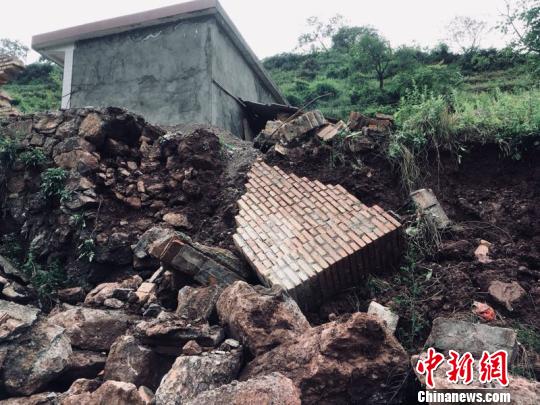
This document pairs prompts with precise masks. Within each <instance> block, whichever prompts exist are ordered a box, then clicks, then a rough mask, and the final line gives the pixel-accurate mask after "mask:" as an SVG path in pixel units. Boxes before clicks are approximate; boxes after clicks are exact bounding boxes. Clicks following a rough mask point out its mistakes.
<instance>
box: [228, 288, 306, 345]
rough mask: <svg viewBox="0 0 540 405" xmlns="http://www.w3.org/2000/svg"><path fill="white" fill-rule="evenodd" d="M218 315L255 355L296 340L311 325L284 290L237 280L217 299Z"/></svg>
mask: <svg viewBox="0 0 540 405" xmlns="http://www.w3.org/2000/svg"><path fill="white" fill-rule="evenodd" d="M217 310H218V315H219V319H220V321H221V323H222V324H224V325H225V326H226V327H227V329H228V331H229V333H230V334H231V336H233V337H234V338H235V339H237V340H239V341H241V342H243V343H244V345H245V346H246V347H247V348H248V349H249V350H250V351H251V353H253V354H254V355H256V356H257V355H260V354H262V353H264V352H267V351H268V350H270V349H273V348H274V347H276V346H278V345H280V344H282V343H285V342H291V341H294V340H296V339H297V338H298V337H299V336H300V335H301V334H302V333H304V332H306V331H307V330H309V328H310V325H309V322H308V321H307V319H306V317H305V316H304V314H302V311H301V310H300V308H299V307H298V305H297V304H296V302H295V301H294V300H293V299H291V298H290V297H288V296H287V295H285V294H284V293H283V292H282V291H281V290H274V289H268V288H264V287H261V286H252V285H249V284H248V283H245V282H243V281H237V282H236V283H234V284H233V285H231V286H230V287H228V288H226V289H225V290H224V291H223V292H222V294H221V296H220V297H219V300H218V302H217Z"/></svg>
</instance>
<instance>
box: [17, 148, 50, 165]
mask: <svg viewBox="0 0 540 405" xmlns="http://www.w3.org/2000/svg"><path fill="white" fill-rule="evenodd" d="M19 159H20V160H21V162H23V163H24V165H25V166H26V167H39V166H41V165H42V164H44V163H45V162H46V161H47V157H46V156H45V154H44V153H43V151H42V150H41V149H38V148H31V149H29V150H26V151H24V152H22V153H21V154H19Z"/></svg>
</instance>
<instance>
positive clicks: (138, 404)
mask: <svg viewBox="0 0 540 405" xmlns="http://www.w3.org/2000/svg"><path fill="white" fill-rule="evenodd" d="M61 404H62V405H81V404H111V405H115V404H116V405H120V404H129V405H146V402H145V401H144V400H143V399H142V398H141V395H140V394H139V391H138V390H137V387H136V386H135V385H133V384H131V383H126V382H121V381H105V382H104V383H103V384H101V386H100V387H99V388H97V389H96V390H95V391H93V392H82V393H79V394H68V395H67V396H65V397H64V398H62V402H61Z"/></svg>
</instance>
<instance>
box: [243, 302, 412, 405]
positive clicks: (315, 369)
mask: <svg viewBox="0 0 540 405" xmlns="http://www.w3.org/2000/svg"><path fill="white" fill-rule="evenodd" d="M407 363H408V356H407V353H406V352H405V350H403V348H402V347H401V345H400V344H399V343H398V341H397V340H396V339H395V338H394V337H393V336H392V335H391V334H390V333H389V332H388V331H387V330H386V328H385V327H384V326H383V325H382V323H380V322H379V321H378V319H377V318H375V317H373V316H371V315H368V314H365V313H360V312H358V313H355V314H353V315H351V316H350V317H347V318H341V319H338V320H336V321H333V322H329V323H327V324H324V325H321V326H318V327H316V328H311V329H309V330H307V331H306V332H304V334H302V335H301V336H299V337H298V338H296V339H294V340H291V341H290V342H283V343H282V344H281V345H280V346H278V347H276V348H275V349H273V350H270V351H269V352H267V353H264V354H262V355H260V356H257V357H256V358H255V359H254V360H253V361H252V362H251V363H249V364H248V365H247V366H246V367H245V368H244V370H243V372H242V375H241V378H240V379H241V380H248V379H250V378H255V377H259V376H262V375H265V374H269V373H271V372H276V371H277V372H280V373H282V374H284V375H285V376H287V377H288V378H290V379H291V380H293V381H294V383H295V384H296V386H297V387H299V388H300V390H301V392H302V395H301V397H302V403H306V404H315V403H317V404H330V403H332V404H334V403H387V402H388V401H389V400H390V398H391V397H392V396H393V395H394V393H395V392H394V391H393V390H392V389H390V387H396V386H399V385H400V383H401V382H402V381H403V380H404V376H405V374H406V373H407V371H408V364H407Z"/></svg>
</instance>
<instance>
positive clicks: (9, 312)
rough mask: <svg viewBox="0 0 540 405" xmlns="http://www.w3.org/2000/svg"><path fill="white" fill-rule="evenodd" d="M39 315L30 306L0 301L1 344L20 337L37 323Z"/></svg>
mask: <svg viewBox="0 0 540 405" xmlns="http://www.w3.org/2000/svg"><path fill="white" fill-rule="evenodd" d="M39 313H40V310H39V309H37V308H34V307H32V306H30V305H20V304H16V303H14V302H9V301H4V300H0V343H1V342H3V341H6V340H13V339H15V338H17V337H19V336H20V335H21V334H22V333H23V332H25V331H26V330H28V328H30V327H31V326H32V325H33V324H34V323H35V322H36V321H37V319H38V315H39Z"/></svg>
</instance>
